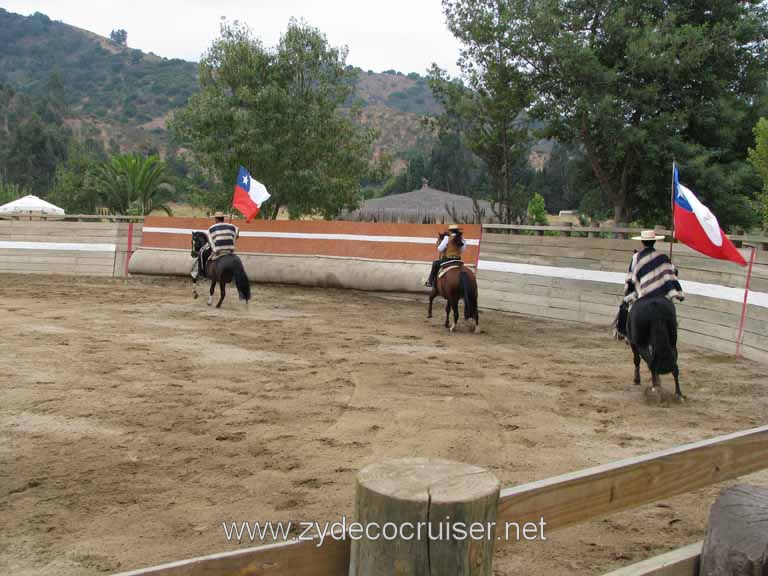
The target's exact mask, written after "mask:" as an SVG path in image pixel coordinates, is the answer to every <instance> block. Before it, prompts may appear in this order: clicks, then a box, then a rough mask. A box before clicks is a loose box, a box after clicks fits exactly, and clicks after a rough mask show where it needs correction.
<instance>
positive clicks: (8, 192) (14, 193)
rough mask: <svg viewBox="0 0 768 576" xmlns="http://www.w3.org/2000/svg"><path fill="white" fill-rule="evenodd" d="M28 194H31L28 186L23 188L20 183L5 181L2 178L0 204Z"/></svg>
mask: <svg viewBox="0 0 768 576" xmlns="http://www.w3.org/2000/svg"><path fill="white" fill-rule="evenodd" d="M27 194H29V190H27V189H26V188H23V187H22V186H19V185H18V184H12V183H10V182H4V181H3V180H2V179H0V204H7V203H8V202H12V201H14V200H17V199H18V198H23V197H24V196H26V195H27Z"/></svg>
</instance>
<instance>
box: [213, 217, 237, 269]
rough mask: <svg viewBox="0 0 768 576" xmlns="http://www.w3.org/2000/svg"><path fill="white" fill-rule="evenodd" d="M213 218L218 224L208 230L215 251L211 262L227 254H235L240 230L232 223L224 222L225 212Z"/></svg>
mask: <svg viewBox="0 0 768 576" xmlns="http://www.w3.org/2000/svg"><path fill="white" fill-rule="evenodd" d="M213 217H214V219H215V220H216V222H215V223H214V224H213V226H211V227H210V228H208V238H209V239H210V243H211V249H212V250H213V254H211V260H216V259H217V258H220V257H221V256H224V255H225V254H234V253H235V240H237V237H238V236H239V235H240V230H238V228H237V226H235V225H234V224H232V223H231V222H224V212H216V214H214V215H213Z"/></svg>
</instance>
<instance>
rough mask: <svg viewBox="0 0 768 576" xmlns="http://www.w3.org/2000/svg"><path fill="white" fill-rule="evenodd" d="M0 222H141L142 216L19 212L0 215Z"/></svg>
mask: <svg viewBox="0 0 768 576" xmlns="http://www.w3.org/2000/svg"><path fill="white" fill-rule="evenodd" d="M0 220H23V221H28V220H32V221H40V220H43V221H48V220H50V221H57V222H61V221H68V222H87V221H97V222H104V221H106V222H143V221H144V216H132V215H128V214H105V215H101V214H40V213H37V212H20V213H14V214H0Z"/></svg>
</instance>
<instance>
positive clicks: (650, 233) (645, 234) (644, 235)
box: [632, 230, 664, 241]
mask: <svg viewBox="0 0 768 576" xmlns="http://www.w3.org/2000/svg"><path fill="white" fill-rule="evenodd" d="M632 240H646V241H647V240H664V236H659V235H657V234H656V230H643V231H642V232H640V236H632Z"/></svg>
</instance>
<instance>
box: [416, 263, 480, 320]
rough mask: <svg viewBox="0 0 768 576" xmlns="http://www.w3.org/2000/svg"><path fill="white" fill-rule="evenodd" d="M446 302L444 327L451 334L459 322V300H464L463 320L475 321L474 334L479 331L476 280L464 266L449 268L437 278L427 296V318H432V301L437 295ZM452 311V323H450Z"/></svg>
mask: <svg viewBox="0 0 768 576" xmlns="http://www.w3.org/2000/svg"><path fill="white" fill-rule="evenodd" d="M438 294H439V295H440V296H442V297H443V298H445V299H446V300H447V301H448V302H447V304H446V305H445V327H446V328H449V329H450V330H451V332H453V331H454V330H456V323H457V322H458V321H459V299H464V319H465V320H469V319H470V318H472V319H473V320H474V321H475V333H477V332H479V331H480V313H479V312H478V310H477V280H476V279H475V275H474V273H473V272H472V270H470V269H469V268H467V267H466V266H464V264H461V266H455V267H452V268H450V269H449V270H448V271H447V272H446V273H445V274H444V275H443V276H442V277H441V278H440V277H438V279H437V281H436V282H435V285H434V287H433V288H432V293H431V294H430V295H429V310H428V312H427V318H432V301H433V300H434V299H435V296H437V295H438ZM451 310H453V323H451V322H450V317H451Z"/></svg>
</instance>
